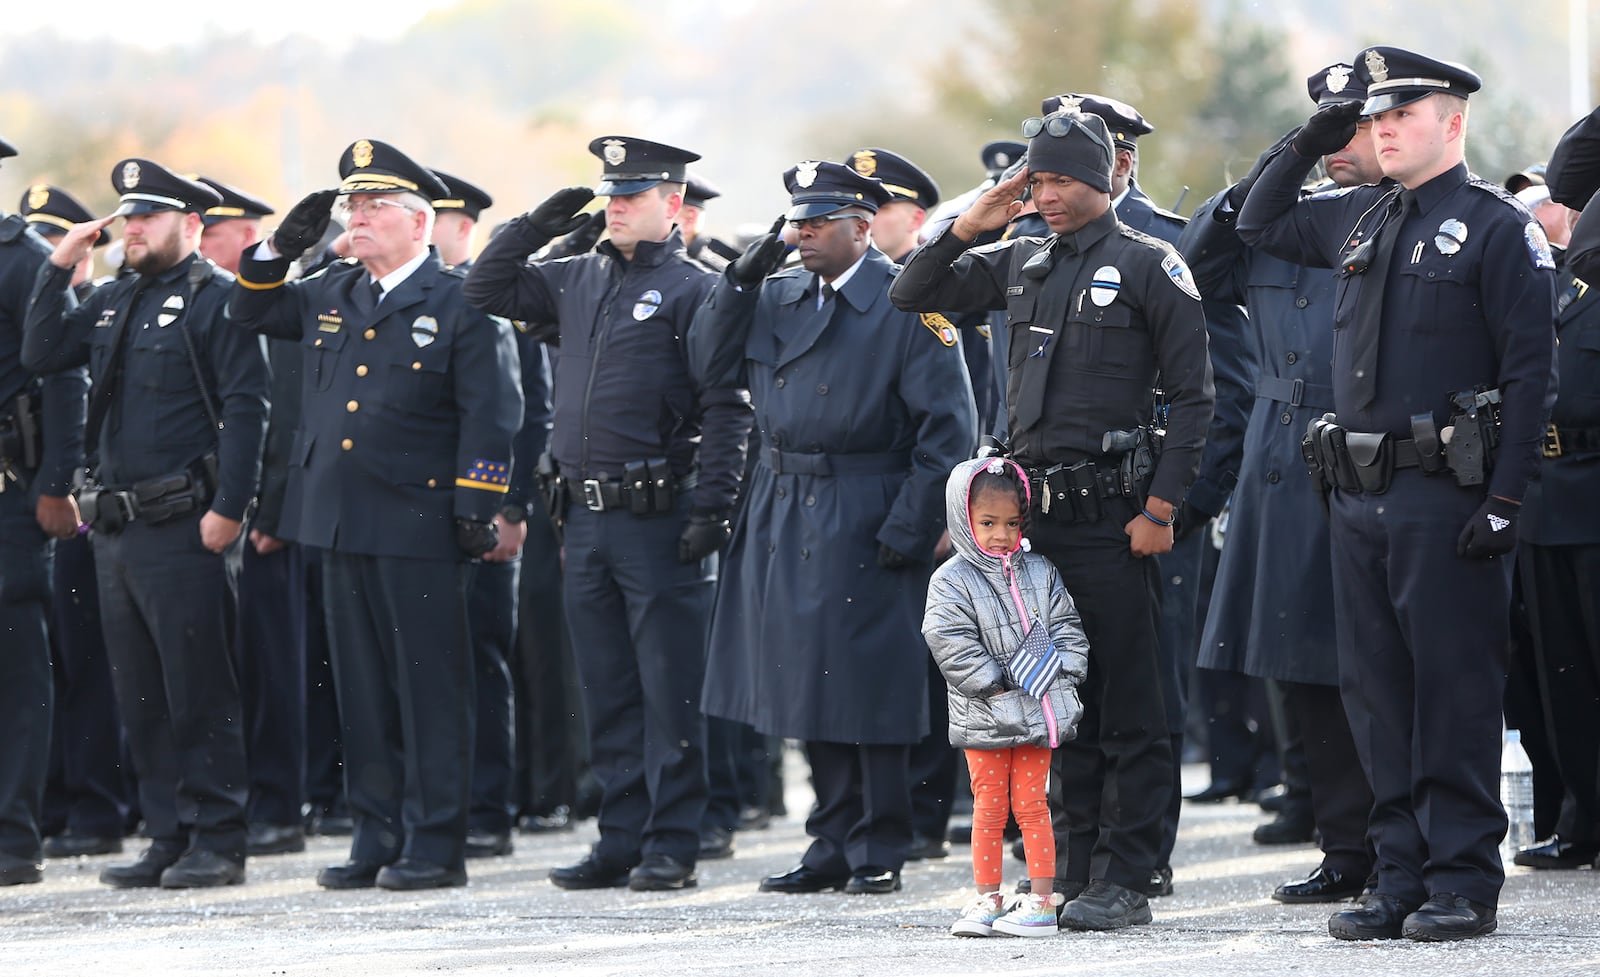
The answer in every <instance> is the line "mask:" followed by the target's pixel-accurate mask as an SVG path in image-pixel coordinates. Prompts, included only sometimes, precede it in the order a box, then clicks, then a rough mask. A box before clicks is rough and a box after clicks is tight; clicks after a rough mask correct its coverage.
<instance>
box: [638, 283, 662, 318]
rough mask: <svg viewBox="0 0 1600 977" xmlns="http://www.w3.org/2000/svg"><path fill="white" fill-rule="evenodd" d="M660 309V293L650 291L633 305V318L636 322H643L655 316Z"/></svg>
mask: <svg viewBox="0 0 1600 977" xmlns="http://www.w3.org/2000/svg"><path fill="white" fill-rule="evenodd" d="M660 309H661V293H660V292H658V291H656V290H655V289H653V288H652V289H650V290H649V291H647V292H645V293H644V294H643V295H641V296H639V300H638V301H636V302H634V303H633V318H634V321H636V322H643V321H645V320H646V319H648V318H650V317H651V316H653V315H655V314H656V313H657V312H658V311H660Z"/></svg>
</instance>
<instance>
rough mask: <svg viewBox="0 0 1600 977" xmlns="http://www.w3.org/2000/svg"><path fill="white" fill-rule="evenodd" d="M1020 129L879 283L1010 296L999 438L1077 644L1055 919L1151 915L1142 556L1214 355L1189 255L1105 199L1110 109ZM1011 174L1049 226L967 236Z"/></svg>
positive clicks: (995, 305) (1164, 540) (1161, 755)
mask: <svg viewBox="0 0 1600 977" xmlns="http://www.w3.org/2000/svg"><path fill="white" fill-rule="evenodd" d="M1023 134H1024V135H1025V136H1028V137H1029V138H1030V140H1031V141H1030V142H1029V144H1028V165H1027V168H1026V169H1024V170H1021V171H1019V172H1018V173H1017V174H1016V175H1014V176H1012V177H1010V178H1009V179H1006V180H1003V181H1001V182H1000V183H999V184H998V185H997V186H995V187H994V188H993V189H991V190H989V191H988V192H986V193H985V194H984V195H983V196H982V197H980V198H979V199H978V202H977V203H975V204H974V205H973V207H972V208H971V209H970V210H968V211H967V212H966V213H965V214H963V215H961V216H960V217H958V218H956V221H955V223H953V224H952V225H951V226H950V227H949V228H948V229H947V230H946V231H944V232H943V233H941V234H939V235H936V236H935V237H934V238H933V239H932V240H930V241H929V242H928V243H927V244H925V245H923V246H922V248H921V249H919V250H918V251H917V252H916V253H915V254H913V255H912V257H911V261H910V262H909V263H908V264H907V265H906V268H905V270H904V271H903V272H901V273H900V277H899V278H897V279H896V280H895V283H894V287H893V288H892V290H891V291H890V295H891V297H892V298H893V299H894V302H895V304H896V305H897V306H899V307H900V308H905V309H933V308H941V309H955V310H957V311H962V310H967V309H999V308H1005V309H1006V310H1007V318H1008V327H1009V328H1008V335H1009V337H1010V348H1009V359H1010V370H1009V373H1008V376H1009V388H1008V390H1007V394H1006V401H1007V405H1008V407H1009V413H1010V431H1011V438H1012V451H1013V453H1014V455H1015V456H1016V457H1017V459H1018V460H1019V461H1020V462H1021V463H1022V464H1023V466H1024V467H1025V468H1027V469H1028V470H1029V472H1030V477H1032V478H1034V479H1037V480H1039V481H1040V482H1041V490H1040V491H1038V492H1035V493H1034V498H1035V499H1037V500H1039V502H1038V511H1036V512H1033V513H1030V520H1031V522H1030V525H1031V526H1032V529H1031V532H1030V538H1031V539H1032V540H1033V545H1034V548H1035V550H1036V551H1037V552H1041V553H1043V554H1044V555H1045V556H1047V557H1049V558H1050V560H1051V562H1053V563H1055V565H1056V567H1057V568H1058V569H1059V570H1060V571H1061V575H1062V577H1063V579H1064V580H1065V581H1066V584H1067V589H1068V590H1069V591H1071V592H1072V595H1073V597H1074V599H1076V600H1077V602H1078V608H1079V610H1080V611H1081V613H1082V615H1083V624H1084V630H1085V631H1086V632H1087V634H1088V636H1089V646H1090V655H1089V677H1088V680H1087V681H1086V682H1085V683H1084V685H1083V689H1082V692H1083V697H1084V708H1085V712H1084V720H1083V722H1082V723H1081V724H1080V725H1079V727H1078V738H1077V740H1075V741H1074V742H1072V743H1065V744H1062V746H1061V747H1060V748H1059V749H1058V751H1057V756H1056V758H1055V761H1054V763H1053V770H1052V779H1055V778H1058V777H1059V778H1060V780H1061V783H1062V788H1063V790H1062V797H1061V799H1060V803H1061V811H1062V814H1063V815H1064V816H1063V817H1062V819H1061V820H1062V822H1063V828H1064V830H1065V831H1066V832H1067V834H1068V836H1069V838H1070V839H1071V840H1072V843H1073V845H1074V849H1073V850H1072V852H1071V855H1070V856H1069V861H1068V864H1067V867H1066V873H1067V874H1066V876H1065V879H1066V882H1065V884H1064V886H1063V889H1064V894H1065V895H1066V896H1067V897H1068V898H1069V899H1071V901H1070V902H1068V903H1067V904H1066V905H1065V906H1064V907H1063V908H1062V914H1061V920H1062V924H1063V925H1065V926H1069V927H1072V928H1075V929H1114V928H1118V927H1123V926H1129V925H1134V924H1139V923H1148V922H1149V921H1150V906H1149V902H1148V900H1147V898H1146V896H1145V890H1146V888H1147V887H1148V886H1149V885H1150V882H1151V879H1152V877H1153V876H1154V874H1155V870H1156V866H1157V861H1158V859H1159V857H1160V852H1161V845H1162V818H1163V816H1164V813H1165V811H1166V809H1167V807H1168V802H1169V800H1170V798H1171V794H1172V785H1173V782H1174V774H1173V769H1172V768H1173V764H1174V762H1175V760H1174V757H1173V755H1172V741H1171V738H1170V737H1169V735H1168V732H1167V713H1166V707H1165V705H1164V699H1165V696H1164V695H1163V684H1164V683H1163V680H1162V678H1161V675H1160V672H1161V670H1162V667H1161V661H1160V656H1159V652H1158V649H1157V638H1156V617H1157V613H1158V597H1157V587H1158V586H1159V583H1158V581H1157V579H1156V577H1157V572H1156V565H1155V560H1152V559H1148V557H1151V556H1154V555H1156V554H1158V553H1165V552H1168V551H1170V550H1171V548H1172V512H1173V507H1174V505H1175V503H1176V502H1177V501H1178V500H1181V499H1182V498H1183V495H1184V492H1185V491H1186V489H1187V488H1188V484H1189V481H1190V479H1192V478H1193V477H1194V472H1195V469H1196V467H1197V465H1198V463H1199V458H1200V451H1201V446H1202V443H1203V441H1204V436H1205V428H1206V425H1207V423H1208V422H1209V421H1210V419H1211V403H1212V390H1211V367H1210V361H1209V360H1208V358H1207V356H1206V331H1205V318H1204V315H1203V314H1202V312H1201V308H1200V295H1199V292H1198V291H1196V289H1195V286H1194V282H1193V280H1192V279H1191V278H1190V276H1189V270H1188V268H1187V267H1186V266H1185V265H1184V263H1183V259H1182V258H1180V257H1179V256H1178V254H1177V252H1175V251H1173V250H1172V248H1171V247H1170V246H1168V245H1167V244H1166V243H1165V242H1163V241H1160V240H1158V239H1156V238H1152V237H1150V236H1148V235H1145V234H1142V233H1140V232H1138V231H1135V230H1133V229H1132V228H1129V227H1127V226H1126V225H1124V224H1122V223H1121V222H1120V221H1119V220H1118V219H1117V215H1116V212H1115V211H1113V210H1112V208H1111V188H1112V183H1111V176H1112V165H1113V157H1112V141H1111V134H1110V132H1109V131H1108V130H1107V128H1106V125H1105V122H1104V120H1102V119H1101V118H1100V117H1099V116H1096V115H1085V114H1080V113H1078V112H1074V111H1061V112H1055V113H1051V114H1049V115H1047V116H1045V117H1044V118H1042V119H1030V120H1028V121H1027V122H1025V123H1024V124H1023ZM1024 182H1026V183H1027V185H1028V186H1029V187H1030V188H1031V190H1032V195H1033V201H1034V203H1035V204H1036V205H1037V207H1038V210H1039V214H1040V216H1041V218H1042V219H1043V220H1044V221H1045V223H1046V224H1047V225H1048V227H1049V228H1050V231H1051V235H1050V236H1049V237H1044V238H1038V237H1012V238H1008V239H1006V240H1003V241H1000V242H997V243H995V244H990V245H985V246H981V247H977V248H972V249H970V250H969V249H968V247H967V245H968V244H969V243H970V242H971V241H972V240H973V239H974V238H976V237H977V236H978V235H979V234H980V233H982V232H983V231H985V230H992V229H998V228H1000V227H1003V226H1005V224H1006V221H1007V219H1008V218H1009V217H1011V216H1014V215H1015V214H1017V213H1018V212H1020V210H1021V209H1022V202H1021V201H1020V200H1018V195H1019V194H1020V193H1021V192H1022V189H1023V186H1024ZM1158 373H1159V374H1160V376H1161V380H1162V384H1163V388H1164V389H1165V391H1166V393H1167V397H1168V401H1169V404H1170V407H1169V413H1168V417H1167V425H1166V441H1165V448H1164V451H1163V452H1162V453H1161V456H1160V459H1159V461H1156V462H1155V463H1154V470H1153V472H1147V471H1145V470H1144V462H1143V460H1142V459H1143V458H1144V457H1145V450H1144V449H1143V448H1142V447H1140V446H1139V444H1140V442H1141V441H1143V440H1145V439H1146V437H1147V432H1146V433H1143V434H1142V433H1140V429H1142V428H1146V427H1147V426H1148V425H1149V424H1150V423H1151V416H1150V414H1151V404H1152V400H1153V396H1152V395H1153V390H1154V386H1155V382H1156V376H1157V374H1158ZM1129 442H1132V443H1131V444H1130V443H1129ZM1136 459H1138V460H1137V461H1136ZM1136 464H1137V466H1138V470H1137V471H1136V470H1135V465H1136ZM1124 469H1126V471H1127V475H1128V476H1129V477H1128V478H1126V479H1124V478H1123V477H1122V476H1123V470H1124ZM1146 483H1147V484H1146ZM1061 830H1062V829H1061V828H1058V835H1059V834H1060V831H1061ZM1085 838H1087V839H1089V840H1090V845H1089V846H1086V847H1087V850H1086V851H1084V852H1083V855H1085V856H1087V857H1080V855H1079V852H1078V850H1077V848H1076V846H1077V845H1078V843H1079V840H1080V839H1085Z"/></svg>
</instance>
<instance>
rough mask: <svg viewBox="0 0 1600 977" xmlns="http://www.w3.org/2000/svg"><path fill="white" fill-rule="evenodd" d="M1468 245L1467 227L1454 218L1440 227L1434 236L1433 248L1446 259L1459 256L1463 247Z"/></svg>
mask: <svg viewBox="0 0 1600 977" xmlns="http://www.w3.org/2000/svg"><path fill="white" fill-rule="evenodd" d="M1466 243H1467V225H1465V224H1463V223H1461V222H1460V221H1458V220H1456V219H1455V218H1454V217H1452V218H1450V219H1449V220H1447V221H1445V222H1444V223H1443V224H1440V225H1439V230H1438V232H1437V233H1436V234H1434V236H1433V246H1434V247H1436V248H1438V249H1439V253H1440V254H1442V255H1444V256H1445V257H1447V258H1448V257H1450V256H1451V255H1454V254H1459V253H1460V251H1461V246H1462V245H1463V244H1466Z"/></svg>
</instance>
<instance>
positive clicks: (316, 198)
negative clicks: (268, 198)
mask: <svg viewBox="0 0 1600 977" xmlns="http://www.w3.org/2000/svg"><path fill="white" fill-rule="evenodd" d="M338 195H339V191H337V190H314V191H312V192H311V193H308V194H306V195H305V197H304V198H303V199H302V200H301V201H300V202H299V203H297V204H295V205H294V206H293V207H291V208H290V209H289V212H288V213H287V214H285V215H284V217H283V223H282V224H279V225H278V229H277V230H276V231H273V232H272V250H274V251H276V252H278V254H280V255H282V256H283V257H285V258H288V259H289V260H290V261H293V260H294V259H296V258H298V257H300V256H301V255H303V254H305V253H306V249H308V248H310V247H311V246H313V245H315V244H316V243H317V242H318V241H320V240H322V235H323V233H324V232H326V231H327V230H328V222H329V221H330V220H332V219H333V199H334V198H335V197H337V196H338Z"/></svg>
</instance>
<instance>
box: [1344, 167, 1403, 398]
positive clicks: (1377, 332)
mask: <svg viewBox="0 0 1600 977" xmlns="http://www.w3.org/2000/svg"><path fill="white" fill-rule="evenodd" d="M1410 208H1411V191H1410V190H1401V191H1400V192H1399V193H1396V194H1395V195H1394V199H1392V200H1390V201H1389V207H1388V209H1387V210H1385V211H1384V215H1383V221H1382V223H1381V224H1379V225H1378V236H1377V237H1376V238H1374V239H1373V243H1372V253H1371V255H1370V258H1369V260H1368V262H1367V267H1366V270H1365V271H1364V272H1362V273H1361V279H1362V281H1361V294H1360V295H1358V296H1356V312H1355V321H1354V322H1353V323H1351V327H1350V341H1351V342H1352V343H1354V344H1355V355H1354V356H1352V357H1351V360H1350V367H1351V372H1352V380H1351V383H1350V391H1351V393H1352V394H1354V395H1355V401H1356V402H1355V407H1356V409H1357V410H1366V409H1367V407H1369V406H1370V405H1371V404H1372V402H1373V400H1375V399H1376V398H1377V396H1378V342H1379V341H1380V338H1381V329H1380V325H1381V323H1382V320H1383V287H1384V284H1385V283H1386V282H1387V281H1388V278H1389V266H1390V264H1391V263H1392V262H1391V261H1390V259H1391V258H1392V257H1393V256H1394V243H1395V241H1397V240H1399V238H1400V227H1401V225H1403V224H1404V223H1405V222H1406V214H1407V212H1408V211H1409V210H1410Z"/></svg>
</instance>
